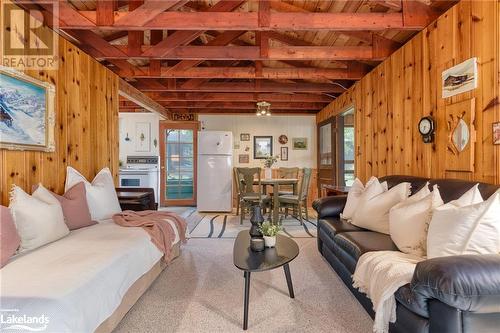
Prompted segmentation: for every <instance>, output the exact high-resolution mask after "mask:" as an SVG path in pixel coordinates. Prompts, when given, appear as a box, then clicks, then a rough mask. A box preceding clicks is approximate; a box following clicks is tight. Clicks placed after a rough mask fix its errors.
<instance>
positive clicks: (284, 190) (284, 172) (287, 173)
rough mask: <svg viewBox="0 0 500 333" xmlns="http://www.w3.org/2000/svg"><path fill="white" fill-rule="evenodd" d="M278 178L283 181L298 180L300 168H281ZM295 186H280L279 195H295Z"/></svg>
mask: <svg viewBox="0 0 500 333" xmlns="http://www.w3.org/2000/svg"><path fill="white" fill-rule="evenodd" d="M278 178H282V179H284V178H285V179H290V178H293V179H297V178H299V168H296V167H294V168H285V167H280V168H278ZM294 188H295V187H294V186H293V185H282V186H280V189H279V193H278V194H279V195H290V194H295V193H294Z"/></svg>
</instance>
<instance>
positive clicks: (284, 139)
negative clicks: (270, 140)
mask: <svg viewBox="0 0 500 333" xmlns="http://www.w3.org/2000/svg"><path fill="white" fill-rule="evenodd" d="M278 141H279V143H281V144H282V145H286V144H287V142H288V137H287V136H286V135H285V134H282V135H280V137H279V138H278Z"/></svg>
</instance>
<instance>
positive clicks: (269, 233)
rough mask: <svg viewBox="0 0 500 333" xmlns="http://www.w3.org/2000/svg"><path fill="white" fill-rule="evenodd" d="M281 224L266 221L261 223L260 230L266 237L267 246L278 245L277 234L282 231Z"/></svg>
mask: <svg viewBox="0 0 500 333" xmlns="http://www.w3.org/2000/svg"><path fill="white" fill-rule="evenodd" d="M281 229H282V228H281V226H279V225H276V224H272V223H270V222H264V223H262V224H261V225H260V227H259V231H260V232H261V233H262V235H263V237H264V243H265V245H266V247H274V246H275V245H276V235H277V234H278V232H280V231H281Z"/></svg>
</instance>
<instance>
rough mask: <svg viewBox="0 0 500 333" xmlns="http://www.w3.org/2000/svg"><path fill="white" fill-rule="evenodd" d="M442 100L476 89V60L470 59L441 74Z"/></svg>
mask: <svg viewBox="0 0 500 333" xmlns="http://www.w3.org/2000/svg"><path fill="white" fill-rule="evenodd" d="M441 79H442V84H443V92H442V96H443V98H448V97H451V96H455V95H458V94H461V93H464V92H466V91H470V90H473V89H476V88H477V83H478V74H477V58H470V59H468V60H466V61H464V62H462V63H460V64H458V65H456V66H453V67H451V68H448V69H446V70H444V71H443V73H442V74H441Z"/></svg>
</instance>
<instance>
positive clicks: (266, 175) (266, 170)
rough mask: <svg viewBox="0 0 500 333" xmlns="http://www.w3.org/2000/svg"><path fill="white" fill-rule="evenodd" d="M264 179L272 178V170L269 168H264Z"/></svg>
mask: <svg viewBox="0 0 500 333" xmlns="http://www.w3.org/2000/svg"><path fill="white" fill-rule="evenodd" d="M264 178H265V179H271V178H273V170H272V169H271V168H264Z"/></svg>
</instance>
